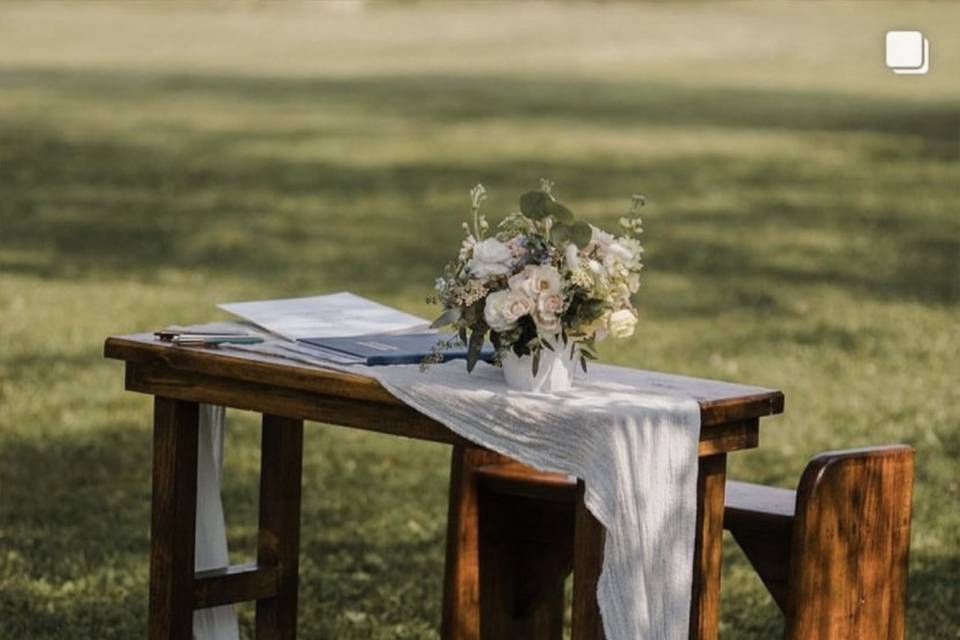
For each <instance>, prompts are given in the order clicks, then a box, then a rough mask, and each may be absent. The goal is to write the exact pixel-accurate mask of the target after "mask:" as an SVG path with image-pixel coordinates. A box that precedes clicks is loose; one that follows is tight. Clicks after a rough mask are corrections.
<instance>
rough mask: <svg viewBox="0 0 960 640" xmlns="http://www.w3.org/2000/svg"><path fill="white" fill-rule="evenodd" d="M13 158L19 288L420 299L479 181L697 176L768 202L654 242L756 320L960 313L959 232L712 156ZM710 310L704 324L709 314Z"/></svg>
mask: <svg viewBox="0 0 960 640" xmlns="http://www.w3.org/2000/svg"><path fill="white" fill-rule="evenodd" d="M0 126H2V125H0ZM0 145H3V146H6V147H7V148H8V149H9V148H11V147H12V148H15V149H16V152H15V155H16V162H17V165H18V166H19V167H20V168H21V170H22V171H23V172H24V173H25V175H29V179H26V180H22V181H21V182H20V183H19V184H18V183H17V182H16V181H14V184H13V185H12V187H13V188H12V189H10V190H9V191H8V192H7V194H6V197H5V198H4V200H3V202H0V212H2V217H3V218H4V233H3V234H2V235H0V270H3V271H7V272H10V273H21V274H27V275H34V276H38V277H44V278H57V279H71V278H89V277H93V278H95V277H101V276H103V275H107V276H110V277H135V278H138V279H143V280H146V281H149V280H150V279H151V278H153V277H154V276H155V274H157V273H158V272H160V271H162V270H164V269H180V270H191V269H202V270H204V271H205V272H210V273H219V274H221V275H224V274H231V275H236V276H238V277H242V278H244V279H247V280H251V281H261V282H264V283H269V284H271V285H273V286H276V285H278V283H279V284H280V286H283V287H285V288H286V289H288V290H296V289H298V288H302V287H312V288H316V289H321V288H324V287H338V286H343V283H345V282H349V283H350V285H351V286H352V287H356V288H358V289H359V290H364V291H368V292H371V293H377V292H382V293H394V292H398V291H400V292H405V293H407V294H409V295H415V296H416V297H418V298H419V297H421V296H423V295H425V294H426V293H427V292H428V291H429V287H430V283H431V282H432V279H433V277H434V275H435V274H436V273H438V272H439V271H440V267H441V266H442V264H443V263H444V262H445V261H446V260H447V259H448V258H449V257H450V251H449V248H450V247H455V246H456V245H457V243H458V241H459V240H458V235H459V233H460V230H459V228H458V225H457V224H456V222H455V220H456V219H457V217H456V216H454V215H451V214H450V204H449V203H450V202H457V199H456V194H458V193H459V192H461V191H462V190H463V187H464V185H469V184H472V183H473V182H475V181H476V179H477V176H483V177H484V180H485V181H488V180H489V181H490V182H492V183H495V184H498V185H499V186H500V189H501V190H509V189H510V187H505V186H503V185H516V190H517V191H519V190H520V189H521V188H523V187H522V185H521V184H519V183H518V176H536V175H543V174H546V175H551V176H553V177H554V178H555V179H557V180H558V181H559V182H560V183H561V184H564V185H565V188H566V189H567V190H568V191H569V192H571V193H576V192H578V191H584V190H586V191H587V192H590V191H591V190H592V191H596V192H599V193H616V192H622V193H627V192H629V191H630V188H631V185H632V184H634V183H635V180H636V176H638V175H643V176H644V181H645V182H646V183H647V184H650V185H651V186H652V188H654V189H655V190H656V191H658V192H664V193H680V192H683V190H684V188H685V187H684V186H683V185H684V182H685V180H686V179H687V177H688V176H690V175H698V176H700V177H701V178H704V179H706V180H707V182H708V183H709V184H715V185H718V186H719V185H730V184H736V183H737V181H738V180H740V179H742V178H743V176H752V179H753V180H754V181H755V182H756V181H760V182H762V185H763V187H762V188H763V189H764V191H763V192H762V193H761V195H760V196H757V197H754V198H753V199H751V198H750V196H749V189H747V190H745V200H744V204H743V206H741V207H738V208H736V209H735V210H731V209H726V208H719V209H718V208H714V209H702V208H701V209H697V210H695V211H685V210H679V211H676V212H675V217H673V218H672V219H671V221H670V224H669V225H664V226H663V228H662V229H660V231H659V232H658V233H659V235H658V236H651V238H650V242H649V243H648V256H649V262H650V263H651V264H652V265H653V266H654V267H655V268H656V270H657V271H659V272H665V273H674V274H678V275H682V276H687V277H690V278H691V279H696V280H697V281H698V282H700V283H703V285H704V288H706V289H709V288H710V287H711V284H710V283H711V281H714V282H715V283H716V282H720V281H723V282H724V288H726V290H727V291H728V292H729V291H732V290H736V289H738V288H739V289H740V294H742V296H743V297H744V300H741V302H745V303H747V305H748V306H757V305H759V307H762V306H764V304H768V305H773V306H776V293H775V292H776V290H777V289H778V288H779V287H780V286H781V285H783V284H799V285H807V284H829V285H832V286H838V287H843V288H846V289H849V290H852V291H857V292H860V293H862V294H866V295H872V296H876V297H878V298H894V299H898V300H902V299H915V300H919V301H921V302H925V303H931V304H949V303H952V302H955V301H957V300H958V299H960V278H958V277H957V276H958V274H960V234H958V235H953V234H950V233H945V225H946V227H949V226H951V225H954V223H951V222H949V221H945V220H943V219H941V218H939V217H938V216H916V215H912V214H911V212H910V211H908V210H906V208H905V207H906V205H905V204H904V203H903V202H902V201H900V202H892V203H890V204H889V205H884V206H883V207H878V206H876V205H874V204H870V203H863V202H859V201H844V200H843V199H842V198H838V199H837V200H835V201H834V200H831V199H830V198H829V197H826V194H831V193H832V190H834V189H837V190H842V189H843V182H844V178H843V177H842V176H841V177H836V178H831V177H829V176H820V177H817V178H815V179H812V180H811V179H807V180H803V179H798V178H797V177H796V176H795V175H794V172H793V168H792V166H791V165H790V164H789V163H787V162H785V161H784V162H780V163H775V162H773V163H761V162H759V161H756V160H753V161H751V160H744V161H742V162H739V163H731V162H730V161H729V160H728V159H722V158H716V157H709V156H706V157H704V156H701V157H697V158H677V159H670V160H663V161H658V162H656V163H637V164H636V165H634V166H630V167H621V166H597V165H596V164H595V163H591V162H588V161H577V160H573V159H563V158H557V159H551V160H550V161H549V162H546V163H543V162H536V161H533V160H531V161H529V162H524V161H511V162H500V163H498V164H497V166H496V168H495V169H493V170H491V169H490V168H489V167H486V166H483V165H482V164H480V163H478V162H471V161H464V162H462V163H458V164H453V165H451V164H439V163H436V164H434V163H424V162H421V163H410V164H406V165H387V166H374V167H363V168H361V167H353V166H346V165H337V164H332V163H329V162H316V161H314V162H307V161H303V162H293V161H267V160H262V159H261V160H257V159H245V158H242V157H226V158H223V159H221V160H218V161H217V162H215V163H210V164H205V163H200V164H196V162H195V161H193V162H194V163H193V164H191V160H190V158H187V157H181V156H179V155H178V154H176V153H170V152H163V151H159V150H157V149H153V148H142V147H137V146H135V145H125V144H122V143H119V142H77V141H68V140H66V139H65V138H63V137H61V136H60V135H59V134H57V133H56V132H55V131H50V130H37V129H34V130H32V131H27V132H24V131H16V132H14V131H12V130H9V129H8V130H2V129H0ZM731 165H734V166H731ZM531 181H532V179H531ZM777 187H780V188H804V187H805V188H808V189H810V190H817V191H818V192H819V193H820V196H819V199H817V200H815V201H813V202H811V204H810V205H809V208H808V209H805V208H802V207H798V206H797V205H795V204H790V203H789V202H787V201H786V200H783V199H779V197H778V196H777V195H776V192H775V188H777ZM877 188H880V187H877ZM438 194H439V195H438ZM943 195H944V197H946V194H943ZM935 196H936V194H935ZM291 199H293V204H292V205H291V204H290V203H291ZM277 202H284V205H283V206H276V205H275V204H274V203H277ZM597 222H601V221H599V220H598V221H597ZM954 226H955V225H954ZM824 234H829V235H831V236H834V237H837V236H840V237H844V236H845V235H848V237H850V238H851V239H854V240H860V242H859V243H851V244H850V245H849V246H848V247H844V248H843V249H837V248H835V247H832V246H825V247H821V246H817V245H816V244H810V243H805V242H804V241H805V239H807V238H817V237H818V236H822V235H824ZM744 237H747V238H751V237H752V238H753V239H752V240H751V241H750V242H744V241H743V238H744ZM793 239H795V240H796V241H795V242H794V241H792V240H793ZM863 239H872V242H867V243H864V242H862V240H863ZM875 243H884V247H885V250H884V251H875V250H874V248H875V246H876V244H875ZM731 287H732V289H731ZM717 289H719V287H718V288H717ZM758 296H759V298H758ZM711 304H712V303H711ZM695 306H696V307H697V308H694V309H691V310H690V311H691V313H702V312H703V310H704V309H703V306H702V305H695ZM669 311H670V313H673V314H675V313H678V312H682V309H675V308H671V309H670V310H669Z"/></svg>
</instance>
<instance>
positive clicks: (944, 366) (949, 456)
mask: <svg viewBox="0 0 960 640" xmlns="http://www.w3.org/2000/svg"><path fill="white" fill-rule="evenodd" d="M890 29H920V30H922V31H923V32H924V35H925V36H927V38H929V40H930V43H931V59H932V62H931V70H930V73H929V75H926V76H895V75H894V74H892V73H891V72H890V71H889V70H887V69H886V68H885V66H884V51H883V43H884V34H885V32H886V31H887V30H890ZM958 33H960V6H958V5H957V4H948V3H937V4H923V3H909V4H882V3H850V4H833V3H810V4H807V3H799V2H795V3H763V4H738V3H717V4H713V3H703V4H700V3H697V4H653V5H628V4H581V3H560V4H550V3H539V2H537V3H523V4H499V3H492V2H490V3H474V4H466V3H463V4H452V3H446V4H440V3H427V2H424V3H395V4H394V3H389V4H374V3H343V2H326V3H324V2H315V3H313V4H307V5H300V4H293V5H291V4H274V3H257V2H238V3H230V4H199V3H176V4H157V3H137V4H132V3H131V4H125V3H124V4H121V3H98V4H83V3H68V4H54V3H30V4H11V3H6V2H4V3H2V4H0V637H2V638H30V639H38V640H39V639H54V638H57V639H61V638H68V637H69V638H98V639H104V640H106V639H112V638H116V639H128V638H134V637H142V636H143V632H144V628H145V612H146V595H147V590H146V579H147V569H148V557H147V550H148V538H149V497H150V484H149V467H150V459H151V457H150V456H151V432H150V416H151V414H150V410H149V399H148V398H147V397H144V396H137V395H135V394H129V393H125V392H123V391H122V387H123V381H122V367H121V366H120V365H119V364H118V363H115V362H108V361H104V360H103V359H102V358H101V355H100V354H101V348H102V342H103V339H104V338H105V337H106V336H107V335H109V334H111V333H125V332H133V331H144V330H152V329H156V328H159V327H161V326H163V325H166V324H169V323H173V322H194V321H205V320H210V319H215V318H218V317H220V315H219V314H218V312H217V311H216V309H215V307H214V305H215V304H216V303H218V302H224V301H230V300H242V299H256V298H269V297H281V296H296V295H308V294H318V293H324V292H331V291H339V290H352V291H355V292H357V293H359V294H361V295H364V296H368V297H372V298H375V299H377V300H380V301H382V302H385V303H388V304H391V305H395V306H397V307H401V308H403V309H405V310H407V311H410V312H414V313H417V314H421V315H424V316H429V315H432V314H434V313H435V312H436V309H431V308H429V307H428V306H427V305H426V304H425V302H424V298H425V296H426V295H428V294H429V293H430V291H431V287H432V283H433V279H434V277H435V275H437V274H438V273H439V271H440V270H441V268H442V265H443V263H444V262H445V261H446V260H447V259H448V258H449V257H450V256H451V255H453V254H454V253H455V252H456V250H457V246H458V243H459V239H460V234H461V230H460V221H461V220H463V219H465V218H466V216H467V213H468V210H469V201H468V198H467V191H468V190H469V189H470V188H471V187H472V186H473V185H474V184H476V183H477V182H483V184H484V185H486V187H487V189H488V190H489V192H490V198H489V200H488V202H487V207H486V212H487V215H488V217H489V218H490V219H491V220H494V221H496V220H499V218H500V217H501V216H502V215H505V214H507V213H509V212H510V211H512V210H514V209H515V208H516V202H517V201H516V198H517V196H518V195H519V194H520V193H521V192H522V191H524V190H528V189H531V188H535V187H536V186H537V185H538V184H539V183H538V179H539V178H540V177H548V178H552V179H554V180H555V181H556V187H555V191H556V193H557V194H558V195H559V196H560V197H561V198H562V199H563V201H564V202H565V203H567V204H568V205H570V206H571V208H572V209H573V210H574V211H575V212H576V213H577V215H578V217H583V218H585V219H587V220H589V221H591V222H593V223H595V224H598V225H607V226H612V225H614V224H615V223H616V220H617V218H618V217H619V216H620V215H622V213H623V212H624V211H625V210H626V208H627V206H628V204H629V197H630V195H631V194H632V193H634V192H636V191H640V192H642V193H645V194H646V195H647V197H648V200H649V204H648V206H647V207H646V209H645V210H644V218H645V223H646V234H645V236H644V240H645V243H644V244H645V245H646V248H647V254H646V257H647V260H646V262H647V264H648V269H647V271H646V272H645V280H644V286H643V288H642V290H641V293H640V295H639V297H638V303H639V304H638V306H639V308H640V309H641V324H640V327H639V330H638V332H637V334H636V335H635V337H634V338H632V339H630V340H629V341H628V342H626V343H623V344H618V345H617V346H616V348H615V349H612V348H609V345H608V348H607V350H606V351H605V352H604V356H605V358H606V360H607V361H609V362H615V363H620V364H626V365H631V366H637V367H642V368H649V369H658V370H668V371H673V372H678V373H686V374H693V375H698V376H708V377H715V378H723V379H727V380H734V381H742V382H748V383H753V384H758V385H763V386H769V387H779V388H781V389H783V391H784V392H785V394H786V398H787V411H786V414H785V415H783V416H781V417H777V418H774V419H771V420H769V421H768V422H767V423H766V426H765V428H764V429H763V433H762V442H761V447H760V448H759V449H757V450H755V451H749V452H744V453H739V454H735V455H733V456H731V463H732V474H733V475H735V476H739V477H741V478H745V479H750V480H755V481H763V482H767V483H779V484H783V485H788V486H789V485H794V484H795V483H796V481H797V479H798V477H799V474H800V471H801V470H802V468H803V466H804V465H805V463H806V461H807V459H808V458H809V457H810V456H811V455H813V454H814V453H816V452H819V451H822V450H826V449H832V448H845V447H853V446H860V445H866V444H881V443H890V442H905V443H909V444H911V445H913V446H915V447H916V448H917V449H918V458H917V476H916V491H915V497H914V529H913V547H912V554H911V574H910V610H909V629H910V633H909V635H910V637H911V638H917V639H930V638H944V639H947V638H950V639H956V638H958V637H960V583H958V580H957V576H958V575H960V474H958V471H960V392H958V387H957V380H958V379H960V365H958V362H960V326H958V320H957V318H958V315H957V312H958V302H960V217H958V212H957V197H958V195H960V187H958V185H960V163H958V160H960V149H958V145H960V83H958V82H957V78H958V77H960V73H958V69H960V43H958V40H957V37H956V36H957V34H958ZM231 419H232V423H231V424H232V427H231V432H230V434H229V437H228V440H227V460H226V472H225V475H226V480H225V481H226V488H225V500H226V506H227V511H228V522H229V524H230V526H231V527H232V528H231V545H232V549H231V550H232V553H233V555H234V558H235V560H236V561H237V562H240V561H242V560H244V559H246V558H249V557H252V554H253V549H254V536H255V526H256V507H255V499H256V496H257V478H258V460H259V458H258V456H259V438H258V430H257V428H256V423H255V421H254V418H253V417H252V416H249V415H245V414H242V413H237V414H232V418H231ZM307 434H308V437H307V441H306V460H305V480H304V485H305V486H304V513H303V535H302V553H303V559H302V572H303V573H302V578H301V582H302V586H301V600H300V603H301V604H300V619H301V635H302V637H304V638H338V639H339V638H346V639H361V638H364V639H366V638H373V639H388V638H437V637H438V626H439V605H440V587H441V573H442V571H441V568H442V559H443V539H444V522H445V514H446V486H447V485H446V482H447V473H448V456H449V453H448V451H447V449H446V448H444V447H442V446H440V445H431V444H426V443H415V442H399V441H398V440H395V439H391V438H388V437H383V436H378V435H374V434H364V433H359V432H355V431H347V430H343V429H339V428H335V427H328V426H321V425H310V426H309V428H308V431H307ZM724 562H725V565H724V583H723V600H722V609H723V626H722V637H724V638H745V639H746V638H750V639H761V638H763V639H766V638H772V637H775V636H776V634H777V633H779V630H780V626H781V622H780V618H779V615H778V612H777V610H776V607H775V606H774V605H773V603H772V602H771V601H770V600H769V598H768V597H767V596H766V595H765V593H764V591H763V588H762V586H761V584H760V582H759V580H758V579H757V578H755V577H754V576H753V574H752V571H751V570H750V569H749V566H748V565H747V564H746V561H745V560H744V559H743V557H742V556H741V555H740V553H739V551H738V550H737V549H736V548H735V547H734V546H733V545H732V544H728V547H727V549H726V552H725V558H724ZM241 616H242V620H243V622H244V625H245V633H246V634H247V637H249V636H250V632H251V626H250V623H251V620H252V608H242V609H241Z"/></svg>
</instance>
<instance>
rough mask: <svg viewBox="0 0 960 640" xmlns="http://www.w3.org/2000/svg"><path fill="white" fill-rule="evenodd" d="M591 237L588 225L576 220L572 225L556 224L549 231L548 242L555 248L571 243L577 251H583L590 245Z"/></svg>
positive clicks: (591, 233)
mask: <svg viewBox="0 0 960 640" xmlns="http://www.w3.org/2000/svg"><path fill="white" fill-rule="evenodd" d="M592 235H593V230H592V229H591V228H590V224H589V223H587V222H584V221H583V220H577V221H576V222H574V223H573V224H563V223H557V224H554V225H553V227H551V229H550V240H551V242H553V243H554V244H556V245H557V246H562V245H563V243H566V242H572V243H573V244H575V245H576V246H577V248H578V249H583V248H584V247H586V246H587V245H588V244H590V238H591V237H592Z"/></svg>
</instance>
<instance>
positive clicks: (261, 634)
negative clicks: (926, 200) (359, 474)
mask: <svg viewBox="0 0 960 640" xmlns="http://www.w3.org/2000/svg"><path fill="white" fill-rule="evenodd" d="M260 455H261V459H260V535H259V540H258V544H257V564H258V565H260V566H275V567H277V574H278V580H277V595H275V596H273V597H271V598H266V599H263V600H257V622H256V638H257V640H294V638H296V636H297V590H298V586H299V560H300V490H301V475H302V466H303V421H302V420H295V419H293V418H284V417H280V416H275V415H269V414H264V416H263V427H262V449H261V454H260Z"/></svg>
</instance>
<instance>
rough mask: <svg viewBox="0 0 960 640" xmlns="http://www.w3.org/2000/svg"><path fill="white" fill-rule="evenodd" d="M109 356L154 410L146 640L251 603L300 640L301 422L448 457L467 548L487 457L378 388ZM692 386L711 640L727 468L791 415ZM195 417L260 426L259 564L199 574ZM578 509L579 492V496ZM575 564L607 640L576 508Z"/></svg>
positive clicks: (578, 638)
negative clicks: (773, 418) (225, 413)
mask: <svg viewBox="0 0 960 640" xmlns="http://www.w3.org/2000/svg"><path fill="white" fill-rule="evenodd" d="M104 355H105V356H106V357H108V358H114V359H117V360H124V361H125V362H126V377H125V383H126V389H127V390H129V391H139V392H141V393H149V394H151V395H153V396H154V442H153V448H154V449H153V499H152V523H151V540H150V603H149V620H148V623H149V624H148V626H149V632H148V637H149V638H150V639H151V640H161V639H163V640H174V639H176V640H189V639H190V638H191V637H192V620H193V611H194V610H195V609H202V608H206V607H212V606H217V605H223V604H229V603H234V602H244V601H250V600H255V601H256V603H257V604H256V610H257V614H256V637H257V638H258V640H292V639H293V638H295V637H296V628H297V586H298V579H299V577H298V557H299V539H300V485H301V464H302V444H303V421H304V420H314V421H317V422H323V423H328V424H336V425H343V426H348V427H356V428H358V429H365V430H369V431H377V432H380V433H387V434H392V435H397V436H404V437H408V438H415V439H418V440H427V441H432V442H442V443H446V444H451V445H453V460H452V467H451V468H452V476H451V483H450V505H451V509H450V513H449V524H448V540H449V536H460V535H470V532H471V527H473V526H474V523H473V522H472V521H471V518H473V517H475V511H476V509H475V504H473V503H472V502H471V496H470V492H469V491H468V489H469V486H468V483H469V477H470V472H471V469H472V468H473V467H474V466H476V465H477V464H482V463H483V461H484V459H485V457H486V456H487V455H489V454H491V452H486V451H483V450H482V449H478V448H477V447H476V445H474V444H473V443H471V442H469V441H467V440H465V439H464V438H462V437H460V436H458V435H457V434H455V433H454V432H452V431H450V430H449V429H447V428H446V427H445V426H443V425H442V424H440V423H438V422H436V421H434V420H432V419H430V418H428V417H426V416H424V415H423V414H421V413H418V412H417V411H416V410H414V409H412V408H410V407H408V406H407V405H405V404H403V403H402V402H400V401H399V400H397V399H396V398H394V397H393V396H392V395H390V394H389V393H388V392H387V391H386V390H385V389H384V388H383V387H382V386H380V384H379V383H378V382H377V381H375V380H372V379H370V378H365V377H362V376H357V375H353V374H347V373H341V372H337V371H331V370H324V369H320V368H316V367H310V366H306V365H300V364H297V363H293V362H291V361H288V360H283V359H280V358H274V357H270V356H266V355H259V354H252V353H240V352H226V351H218V350H216V349H203V348H183V347H174V346H170V345H169V344H166V343H161V342H158V341H156V340H155V339H154V338H153V336H152V335H150V334H135V335H127V336H113V337H110V338H108V339H107V341H106V344H105V347H104ZM670 380H671V383H672V384H673V385H677V384H678V383H679V384H681V385H683V384H686V383H689V385H690V388H691V389H698V392H696V393H691V395H693V396H694V397H697V398H698V399H699V401H700V407H701V424H702V429H701V439H700V464H699V470H700V476H699V480H698V486H697V497H698V505H697V533H696V550H695V558H694V583H693V600H692V610H691V613H692V616H691V637H694V638H703V639H713V638H716V636H717V625H718V619H719V610H718V604H719V595H720V557H721V542H722V532H723V500H724V484H725V476H726V454H727V453H728V452H731V451H737V450H740V449H749V448H753V447H756V446H757V445H758V437H759V419H760V418H761V417H763V416H767V415H771V414H775V413H780V412H782V411H783V394H782V393H780V392H779V391H774V390H758V389H756V388H751V389H750V392H749V393H745V392H744V387H742V386H739V385H725V384H722V383H720V384H715V385H713V386H712V387H711V391H710V392H709V397H702V396H703V395H704V394H703V392H702V390H700V389H701V386H702V383H703V381H701V380H697V379H694V378H680V377H677V376H670ZM199 403H209V404H217V405H223V406H227V407H234V408H237V409H245V410H249V411H256V412H259V413H261V414H263V426H262V451H261V459H262V462H261V465H262V466H261V477H260V522H259V536H258V546H257V559H256V562H255V563H253V564H249V565H241V566H231V567H229V568H226V569H220V570H213V571H202V572H195V571H194V544H195V528H196V503H197V449H198V422H199V406H198V404H199ZM581 496H582V486H581ZM575 536H576V545H575V554H574V613H573V616H574V617H573V624H574V636H573V637H574V639H575V640H587V639H591V640H592V639H598V638H602V636H603V632H602V628H601V626H600V616H599V611H598V609H597V606H596V583H597V578H598V577H599V572H600V564H601V561H602V557H603V528H602V527H601V526H600V525H599V523H597V521H596V520H595V519H594V518H593V517H592V515H591V514H590V513H589V512H588V511H587V510H586V508H584V507H583V503H582V499H581V500H580V501H579V504H578V507H577V517H576V531H575ZM471 571H472V572H475V571H476V559H475V558H469V557H448V559H447V571H446V574H447V575H446V577H445V580H446V589H445V606H444V610H445V612H447V611H449V610H451V606H450V604H451V602H452V601H453V600H454V599H456V598H464V597H467V598H469V597H475V595H476V594H471V593H469V592H464V589H463V588H462V587H463V585H465V584H469V583H470V580H465V579H464V577H465V576H464V572H467V573H469V572H471ZM475 634H476V628H475V621H469V620H467V621H454V620H451V619H450V616H449V614H446V613H445V616H444V621H443V637H444V638H445V640H453V639H457V640H466V639H468V638H471V639H472V638H476V637H477V636H476V635H475Z"/></svg>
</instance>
